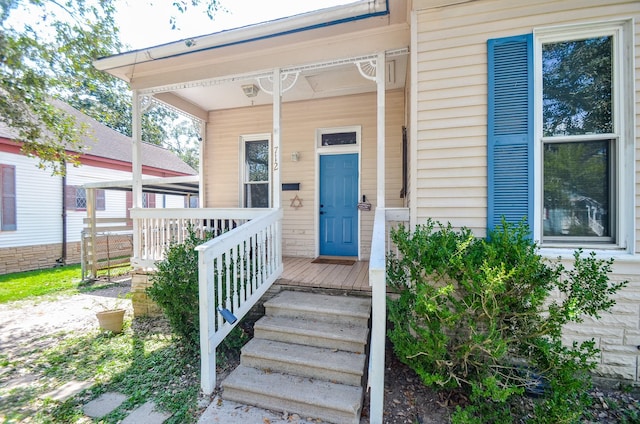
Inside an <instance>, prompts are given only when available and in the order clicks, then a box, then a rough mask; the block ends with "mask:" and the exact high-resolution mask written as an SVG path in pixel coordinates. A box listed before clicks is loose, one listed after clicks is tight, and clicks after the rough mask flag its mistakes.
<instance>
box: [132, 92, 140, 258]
mask: <svg viewBox="0 0 640 424" xmlns="http://www.w3.org/2000/svg"><path fill="white" fill-rule="evenodd" d="M131 106H132V107H131V117H132V123H131V139H132V146H131V149H132V151H131V191H132V196H131V198H132V205H131V207H132V208H140V207H142V145H141V143H142V108H141V105H140V96H139V94H138V90H133V98H132V103H131ZM138 228H139V225H138V220H137V219H134V220H133V257H134V258H135V257H139V255H140V237H139V236H140V232H139V231H138Z"/></svg>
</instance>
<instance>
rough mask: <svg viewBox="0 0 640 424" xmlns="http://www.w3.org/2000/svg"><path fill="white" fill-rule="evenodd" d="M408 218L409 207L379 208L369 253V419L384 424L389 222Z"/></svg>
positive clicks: (374, 222)
mask: <svg viewBox="0 0 640 424" xmlns="http://www.w3.org/2000/svg"><path fill="white" fill-rule="evenodd" d="M407 221H409V210H408V209H407V208H389V209H385V208H376V212H375V216H374V221H373V234H372V237H371V255H370V257H369V285H370V286H371V346H370V347H369V353H370V355H369V388H370V389H371V395H370V406H369V422H370V423H371V424H382V419H383V406H384V370H385V367H384V360H385V339H386V332H387V331H386V324H387V281H386V280H387V265H386V260H387V258H386V256H387V252H388V251H389V250H390V248H391V244H390V243H391V242H390V240H388V238H387V237H388V234H389V228H388V226H387V223H388V222H407Z"/></svg>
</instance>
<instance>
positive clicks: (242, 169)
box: [238, 133, 273, 208]
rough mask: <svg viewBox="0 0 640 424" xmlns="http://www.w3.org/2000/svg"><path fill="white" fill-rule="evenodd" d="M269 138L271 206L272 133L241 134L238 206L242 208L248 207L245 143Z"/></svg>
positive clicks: (271, 196) (271, 195)
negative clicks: (245, 185)
mask: <svg viewBox="0 0 640 424" xmlns="http://www.w3.org/2000/svg"><path fill="white" fill-rule="evenodd" d="M264 140H267V143H268V150H269V171H268V174H269V179H268V181H267V182H268V183H269V205H268V207H269V208H270V207H271V205H272V204H273V194H272V192H273V175H272V173H273V169H272V166H271V146H272V142H271V134H269V133H264V134H247V135H241V136H240V140H239V144H240V146H239V155H240V166H239V167H238V170H239V175H238V181H239V182H240V185H239V187H238V207H240V208H246V206H245V201H244V183H245V181H244V176H245V145H246V142H248V141H264Z"/></svg>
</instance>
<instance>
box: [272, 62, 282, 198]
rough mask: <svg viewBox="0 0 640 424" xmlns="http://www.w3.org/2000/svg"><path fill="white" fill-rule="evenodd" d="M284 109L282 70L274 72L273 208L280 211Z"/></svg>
mask: <svg viewBox="0 0 640 424" xmlns="http://www.w3.org/2000/svg"><path fill="white" fill-rule="evenodd" d="M281 109H282V82H281V81H280V68H276V69H274V70H273V207H274V208H277V209H280V208H281V207H282V204H281V201H280V195H281V186H280V158H281V157H282V155H281V154H280V124H281V115H282V112H281Z"/></svg>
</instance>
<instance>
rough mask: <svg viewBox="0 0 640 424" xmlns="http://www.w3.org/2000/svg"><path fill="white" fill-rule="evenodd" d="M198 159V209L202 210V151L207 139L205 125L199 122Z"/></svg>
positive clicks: (203, 204) (203, 205)
mask: <svg viewBox="0 0 640 424" xmlns="http://www.w3.org/2000/svg"><path fill="white" fill-rule="evenodd" d="M199 125H200V158H199V160H198V177H199V178H198V180H199V182H198V187H199V189H198V207H200V208H204V207H205V204H206V198H205V190H204V149H205V145H206V144H207V143H206V142H205V140H206V137H207V123H206V122H205V121H202V120H200V121H199Z"/></svg>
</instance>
